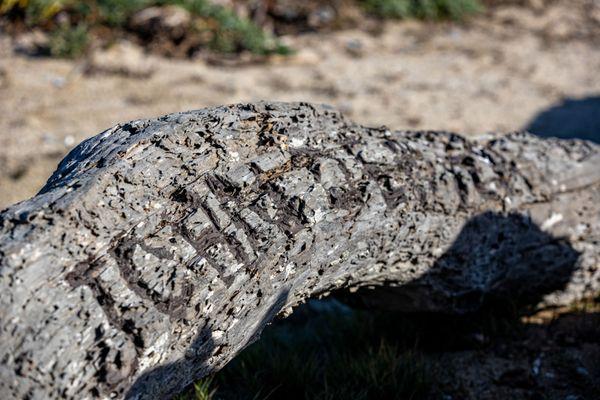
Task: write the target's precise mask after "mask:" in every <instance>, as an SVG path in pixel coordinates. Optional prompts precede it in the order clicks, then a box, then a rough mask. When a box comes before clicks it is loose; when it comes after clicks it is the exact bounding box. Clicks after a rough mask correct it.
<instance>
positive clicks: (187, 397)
mask: <svg viewBox="0 0 600 400" xmlns="http://www.w3.org/2000/svg"><path fill="white" fill-rule="evenodd" d="M212 386H213V384H212V378H205V379H201V380H199V381H198V382H196V383H194V385H193V389H192V390H191V391H190V392H189V393H184V394H180V395H179V396H175V400H212V399H213V398H214V395H215V392H216V389H214V388H213V387H212Z"/></svg>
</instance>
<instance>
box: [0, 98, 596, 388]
mask: <svg viewBox="0 0 600 400" xmlns="http://www.w3.org/2000/svg"><path fill="white" fill-rule="evenodd" d="M599 150H600V148H599V146H598V145H594V144H592V143H589V142H584V141H577V140H572V141H559V140H543V139H540V138H537V137H534V136H531V135H528V134H525V133H515V134H511V135H508V136H504V137H496V138H489V139H481V140H478V141H473V140H467V139H464V138H462V137H460V136H458V135H455V134H450V133H445V132H438V133H435V132H393V131H389V130H387V129H383V128H382V129H373V128H366V127H362V126H360V125H357V124H354V123H352V122H350V121H348V120H346V119H345V118H344V117H343V116H341V115H340V114H339V113H338V112H336V111H334V110H332V109H330V108H327V107H324V106H314V105H310V104H305V103H298V104H282V103H258V104H244V105H234V106H228V107H218V108H212V109H206V110H200V111H193V112H187V113H179V114H172V115H168V116H165V117H162V118H159V119H154V120H144V121H135V122H131V123H128V124H124V125H119V126H116V127H114V128H112V129H109V130H107V131H105V132H104V133H101V134H99V135H97V136H95V137H93V138H91V139H89V140H86V141H85V142H83V143H82V144H80V145H79V146H78V147H77V148H75V149H74V150H73V151H72V152H71V154H69V155H68V156H67V157H66V158H65V159H64V160H63V161H62V162H61V164H60V165H59V168H58V170H57V171H56V172H55V173H54V174H53V175H52V177H51V178H50V179H49V181H48V182H47V184H46V186H45V187H44V188H43V190H42V191H41V192H40V193H39V194H38V195H37V196H35V197H34V198H32V199H30V200H28V201H25V202H22V203H19V204H16V205H14V206H12V207H10V208H8V209H7V210H5V211H4V212H3V213H2V214H1V222H0V223H1V226H0V302H1V304H0V343H1V345H0V360H1V364H0V397H1V398H5V399H9V398H28V399H52V398H68V399H87V398H89V399H93V398H113V397H116V398H123V397H127V398H131V399H150V398H164V397H169V396H171V395H173V394H175V393H177V391H178V390H181V389H182V388H183V387H185V386H186V385H188V384H189V383H190V382H192V381H193V380H194V379H196V378H199V377H201V376H203V375H206V374H208V373H210V372H212V371H216V370H218V369H219V368H221V367H222V366H223V365H224V364H225V363H226V362H227V361H229V360H230V359H231V358H232V357H234V356H235V355H236V354H237V353H239V352H240V351H241V350H242V349H243V348H244V347H245V346H246V345H247V344H249V343H251V342H252V341H253V340H255V339H256V338H257V336H258V334H259V333H260V331H261V330H262V328H263V327H264V326H265V324H266V323H267V322H268V321H270V320H271V319H272V318H273V317H274V316H275V315H276V314H278V313H282V312H283V313H286V312H288V310H290V309H291V307H293V306H295V305H297V304H299V303H301V302H303V301H304V300H305V299H307V298H309V297H313V296H318V295H323V294H326V293H328V292H329V291H332V290H336V289H341V288H352V289H355V288H359V287H382V288H383V289H381V291H379V290H374V291H371V292H372V295H369V294H368V293H365V295H364V298H365V299H366V301H369V302H372V303H373V304H381V302H382V301H383V302H385V303H387V304H388V305H389V304H393V305H394V306H395V307H397V308H403V309H410V310H421V311H444V312H465V311H469V310H473V309H476V308H477V307H479V306H480V305H481V303H482V301H483V300H485V299H486V298H487V297H489V296H500V297H502V296H505V295H506V296H512V295H514V293H516V292H518V294H519V296H524V298H528V299H529V300H528V301H530V302H532V301H535V302H536V303H539V304H540V305H554V304H565V303H568V302H570V301H573V300H576V299H579V298H582V297H584V296H588V295H594V294H597V293H598V292H599V289H600V283H599V281H600V279H599V274H600V272H599V268H598V263H599V262H598V260H599V247H598V243H599V240H598V239H599V238H598V232H599V229H598V228H599V226H600V212H599V211H600V161H599V160H600V151H599ZM532 260H534V261H532Z"/></svg>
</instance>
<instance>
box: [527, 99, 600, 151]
mask: <svg viewBox="0 0 600 400" xmlns="http://www.w3.org/2000/svg"><path fill="white" fill-rule="evenodd" d="M524 129H525V130H527V131H529V132H531V133H534V134H536V135H538V136H542V137H557V138H561V139H586V140H591V141H593V142H596V143H600V96H597V97H587V98H583V99H565V100H564V101H563V102H562V103H560V104H557V105H555V106H553V107H550V108H548V109H547V110H545V111H543V112H541V113H539V114H538V115H537V116H535V117H534V118H533V119H532V120H531V122H529V124H528V125H527V126H526V127H525V128H524Z"/></svg>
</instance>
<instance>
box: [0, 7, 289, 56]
mask: <svg viewBox="0 0 600 400" xmlns="http://www.w3.org/2000/svg"><path fill="white" fill-rule="evenodd" d="M0 1H1V3H0V16H1V15H5V14H8V13H10V12H13V11H15V13H16V14H19V15H23V17H24V19H25V22H26V24H27V25H29V26H41V27H43V28H44V29H46V30H47V31H49V32H50V34H51V42H52V46H51V49H50V54H52V55H55V56H61V57H76V56H77V55H78V54H82V53H83V52H84V50H85V48H83V47H82V46H84V45H87V44H88V42H89V40H88V36H89V35H88V31H89V30H91V31H94V30H95V29H96V28H98V27H109V28H110V30H109V31H107V30H104V31H103V34H106V33H107V32H112V33H113V34H118V32H124V31H126V32H127V31H128V21H129V19H130V18H131V17H132V16H133V15H134V14H135V13H137V12H138V11H140V10H143V9H144V8H147V7H152V6H166V5H171V6H178V7H182V8H184V9H186V10H187V11H189V12H190V14H191V15H192V16H194V17H195V20H196V23H195V24H193V25H192V27H190V29H189V32H188V34H189V35H197V36H198V37H202V38H209V39H208V40H207V41H206V40H205V41H204V42H201V45H204V46H206V47H209V48H211V49H212V50H214V51H217V52H224V53H236V52H239V51H244V50H246V51H250V52H252V53H255V54H262V55H266V54H273V53H277V54H289V53H290V52H291V50H290V49H289V48H288V47H286V46H284V45H282V44H281V43H280V42H279V41H278V40H277V39H276V38H274V37H272V36H271V35H269V34H267V33H266V32H265V31H264V30H263V29H262V28H261V27H259V26H258V25H256V24H255V23H254V22H252V21H250V20H249V19H246V18H243V17H240V16H238V15H237V14H236V13H235V12H234V11H233V10H231V9H229V8H226V7H223V6H220V5H216V4H213V3H211V2H209V1H207V0H90V1H82V0H0ZM58 13H64V14H65V15H66V16H67V17H68V18H67V20H68V21H71V22H66V23H64V22H63V23H60V24H59V23H56V22H55V21H54V19H55V18H54V17H55V16H56V15H57V14H58ZM88 28H89V29H88ZM129 33H132V32H130V31H129ZM160 34H162V33H161V32H156V35H160ZM150 40H152V38H150Z"/></svg>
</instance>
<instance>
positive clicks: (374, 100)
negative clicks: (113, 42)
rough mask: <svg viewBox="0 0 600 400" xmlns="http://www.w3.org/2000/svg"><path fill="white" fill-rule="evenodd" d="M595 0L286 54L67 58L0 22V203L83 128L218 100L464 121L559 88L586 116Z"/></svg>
mask: <svg viewBox="0 0 600 400" xmlns="http://www.w3.org/2000/svg"><path fill="white" fill-rule="evenodd" d="M532 3H539V2H532ZM599 3H600V2H598V1H594V0H573V1H566V0H565V1H554V2H551V3H550V5H548V6H546V7H542V8H536V7H529V8H518V7H503V8H498V9H495V10H494V11H492V12H489V13H488V14H487V15H482V16H480V17H478V18H476V19H475V20H472V21H470V22H469V23H467V24H464V25H458V24H438V25H431V24H427V23H420V22H390V23H387V24H385V25H384V26H383V27H382V32H381V33H380V34H378V35H373V34H370V33H367V32H364V31H362V30H360V29H354V30H349V31H341V32H335V33H329V34H310V35H304V36H300V37H290V38H285V40H286V41H288V42H289V43H290V44H291V45H292V46H294V47H295V48H297V49H300V50H299V52H298V54H297V55H295V56H293V57H290V58H287V59H284V58H273V59H271V60H269V61H268V62H266V63H263V64H242V63H238V64H237V65H233V66H232V65H226V64H223V63H221V64H214V63H210V62H208V61H206V60H202V59H198V60H169V59H161V58H157V57H153V56H147V55H144V54H143V53H141V51H140V50H139V49H137V48H132V46H131V45H128V44H123V45H118V46H117V47H116V48H115V49H113V50H111V51H109V52H108V53H106V52H105V53H96V54H94V55H92V56H90V57H89V58H88V59H87V60H84V61H77V62H74V61H66V60H51V59H43V58H28V57H26V56H22V55H17V54H15V53H14V52H13V50H12V49H13V44H12V43H11V39H9V38H8V37H6V36H0V110H2V112H1V114H0V207H3V206H7V205H9V204H11V203H14V202H17V201H20V200H23V199H25V198H27V197H29V196H31V195H33V194H35V192H36V191H37V190H38V189H39V188H40V187H41V186H42V184H43V182H44V181H45V180H46V179H47V177H48V176H49V175H50V173H51V172H52V171H53V169H54V168H55V167H56V164H57V162H58V161H59V160H60V159H61V158H62V157H63V156H64V155H65V154H66V152H68V151H69V149H70V148H72V147H73V146H74V145H76V144H77V143H78V142H80V141H81V140H83V139H84V138H86V137H89V136H91V135H94V134H96V133H98V132H100V131H102V130H103V129H106V128H108V127H110V126H112V125H115V124H117V123H120V122H125V121H128V120H132V119H139V118H148V117H154V116H159V115H162V114H166V113H170V112H175V111H182V110H189V109H198V108H203V107H206V106H211V105H218V104H226V103H233V102H249V101H254V100H259V99H268V100H284V101H292V100H293V101H298V100H302V101H311V102H321V103H329V104H332V105H334V106H337V107H339V108H340V109H342V110H343V111H345V112H346V114H347V115H348V116H350V117H351V118H353V119H354V120H356V121H357V122H360V123H363V124H368V125H387V126H389V127H391V128H393V129H436V130H437V129H440V130H451V131H456V132H460V133H463V134H466V135H472V134H478V133H484V132H488V131H512V130H518V129H523V128H525V127H527V126H528V125H529V124H531V123H532V121H535V120H536V119H538V118H539V117H540V116H544V115H547V114H548V112H550V113H551V112H552V110H557V109H558V110H560V109H561V107H563V106H564V104H565V103H564V101H565V99H570V100H569V102H568V104H571V105H573V104H575V106H576V105H577V104H579V103H582V104H584V105H587V106H588V109H589V110H588V114H590V112H591V114H592V115H593V117H592V120H589V117H588V122H590V121H591V123H592V124H594V123H595V124H598V117H596V115H598V114H597V113H596V114H594V112H596V111H598V110H597V109H596V108H595V107H596V106H597V103H598V101H597V99H598V98H597V97H595V96H597V95H598V93H600V73H599V71H600V45H599V44H600V33H599V32H600V4H599ZM590 101H591V103H590ZM590 104H591V106H589V105H590ZM590 107H591V108H590ZM560 115H562V114H560V113H559V114H558V117H557V116H554V118H555V119H556V118H558V120H561V119H562V117H560ZM578 120H579V118H578ZM542 122H543V121H542ZM542 126H543V124H542ZM542 133H543V132H542ZM584 134H585V132H584ZM591 134H593V135H596V134H597V132H592V133H591Z"/></svg>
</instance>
